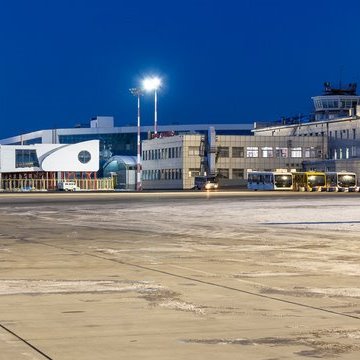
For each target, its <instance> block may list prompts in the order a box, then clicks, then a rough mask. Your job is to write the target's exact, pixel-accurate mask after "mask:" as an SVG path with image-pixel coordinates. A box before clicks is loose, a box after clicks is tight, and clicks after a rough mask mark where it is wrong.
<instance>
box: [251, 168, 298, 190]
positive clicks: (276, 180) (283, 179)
mask: <svg viewBox="0 0 360 360" xmlns="http://www.w3.org/2000/svg"><path fill="white" fill-rule="evenodd" d="M247 187H248V189H249V190H255V191H256V190H292V189H293V176H292V173H291V172H287V171H281V172H278V171H252V172H249V173H248V183H247Z"/></svg>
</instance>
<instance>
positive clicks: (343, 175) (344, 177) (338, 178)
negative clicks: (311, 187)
mask: <svg viewBox="0 0 360 360" xmlns="http://www.w3.org/2000/svg"><path fill="white" fill-rule="evenodd" d="M326 189H327V191H359V187H358V186H357V179H356V174H355V173H353V172H346V171H340V172H327V173H326Z"/></svg>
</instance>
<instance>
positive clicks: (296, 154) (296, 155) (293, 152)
mask: <svg viewBox="0 0 360 360" xmlns="http://www.w3.org/2000/svg"><path fill="white" fill-rule="evenodd" d="M291 157H292V158H300V157H301V147H297V148H291Z"/></svg>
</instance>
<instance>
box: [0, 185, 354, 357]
mask: <svg viewBox="0 0 360 360" xmlns="http://www.w3.org/2000/svg"><path fill="white" fill-rule="evenodd" d="M359 231H360V194H358V193H342V194H339V193H333V194H325V193H309V194H308V193H306V194H299V193H277V192H276V193H275V192H271V193H249V192H217V193H203V192H195V193H190V192H177V193H175V192H174V193H166V192H163V193H155V192H153V193H141V194H136V193H116V194H114V193H106V194H98V193H97V194H95V193H91V194H87V193H72V194H58V193H54V194H32V193H31V194H1V195H0V360H29V359H32V360H43V359H53V360H70V359H71V360H73V359H77V360H82V359H86V360H89V359H96V360H100V359H123V358H124V359H174V360H177V359H187V360H188V359H207V360H208V359H261V360H285V359H319V358H320V359H354V360H355V359H359V358H360V283H359V275H360V251H359V250H360V241H359V240H360V235H359V234H360V232H359Z"/></svg>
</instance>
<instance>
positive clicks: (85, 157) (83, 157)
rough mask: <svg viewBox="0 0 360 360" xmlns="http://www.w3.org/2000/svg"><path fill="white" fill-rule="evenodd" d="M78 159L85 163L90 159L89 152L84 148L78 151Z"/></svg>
mask: <svg viewBox="0 0 360 360" xmlns="http://www.w3.org/2000/svg"><path fill="white" fill-rule="evenodd" d="M78 159H79V161H80V162H81V163H82V164H86V163H88V162H89V161H90V160H91V154H90V153H89V152H88V151H86V150H82V151H80V152H79V155H78Z"/></svg>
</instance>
